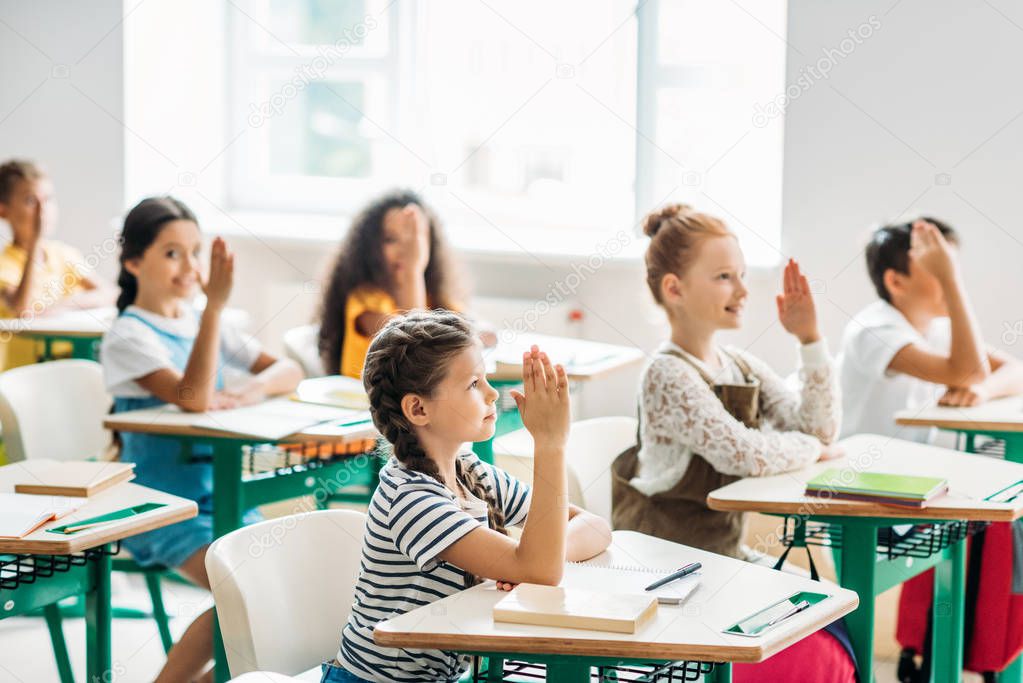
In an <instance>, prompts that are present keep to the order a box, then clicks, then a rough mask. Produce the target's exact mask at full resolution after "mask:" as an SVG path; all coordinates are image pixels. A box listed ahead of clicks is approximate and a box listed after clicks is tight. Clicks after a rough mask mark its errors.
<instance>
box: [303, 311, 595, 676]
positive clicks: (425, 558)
mask: <svg viewBox="0 0 1023 683" xmlns="http://www.w3.org/2000/svg"><path fill="white" fill-rule="evenodd" d="M362 378H363V383H364V385H365V387H366V391H367V393H368V394H369V401H370V412H371V414H372V416H373V422H374V424H375V425H376V427H377V429H379V430H380V432H381V433H382V434H383V435H384V437H385V438H386V439H387V441H388V442H389V443H390V446H391V449H392V457H391V459H390V460H389V462H388V463H387V465H386V466H385V467H384V468H383V469H382V470H381V472H380V484H379V486H378V487H377V490H376V492H375V493H374V495H373V498H372V500H371V501H370V505H369V510H368V519H367V524H366V533H365V536H364V538H363V550H362V568H361V571H360V574H359V579H358V582H357V584H356V587H355V603H354V605H353V606H352V612H351V615H350V617H349V619H348V623H347V624H346V625H345V627H344V630H343V631H342V638H341V646H340V649H339V650H338V654H337V659H336V660H335V661H333V662H328V663H325V664H324V665H323V678H322V679H321V680H322V681H324V682H330V683H337V682H338V681H344V682H346V683H350V682H352V681H356V682H358V681H427V680H428V681H457V680H458V679H459V677H460V676H461V675H462V674H463V673H464V672H465V670H466V669H467V667H468V665H469V661H468V658H467V657H460V656H458V655H456V654H455V653H452V652H444V651H441V650H411V649H398V648H386V647H381V646H379V645H377V644H376V643H374V642H373V628H374V627H375V626H376V624H377V623H378V622H380V621H382V620H384V619H389V618H392V617H395V616H398V615H399V614H402V613H404V612H407V611H409V610H412V609H415V608H417V607H421V606H423V605H426V604H429V603H431V602H434V601H436V600H439V599H441V598H444V597H446V596H448V595H452V594H454V593H456V592H458V591H460V590H462V589H463V588H465V587H467V586H469V585H472V584H473V583H476V582H478V581H480V580H483V579H494V580H496V581H497V582H498V586H499V588H501V589H503V590H510V589H511V587H512V586H513V585H514V584H516V583H520V582H530V583H542V584H552V585H553V584H557V583H558V582H560V581H561V575H562V571H563V568H564V563H565V560H566V559H567V560H584V559H587V558H589V557H593V556H594V555H597V554H599V553H600V552H603V550H604V549H605V548H607V546H608V544H609V543H610V541H611V531H610V528H609V526H608V523H607V522H606V521H605V520H603V519H601V518H599V517H597V516H595V515H592V514H590V513H587V512H585V511H583V510H581V509H579V508H577V507H575V506H574V505H570V504H569V503H568V502H567V501H568V493H567V489H566V475H565V442H566V440H567V438H568V431H569V421H570V411H569V392H568V379H567V377H566V375H565V369H564V368H563V367H561V366H560V365H559V366H556V367H553V366H552V365H551V362H550V360H549V359H548V358H547V355H546V354H545V353H543V352H542V351H540V350H539V349H538V348H536V347H535V346H534V347H533V348H532V349H531V350H530V351H527V352H525V353H524V354H523V392H522V393H517V392H516V393H515V394H514V396H515V401H516V403H517V404H518V407H519V411H520V412H521V414H522V421H523V424H524V425H525V426H526V429H528V430H529V432H530V434H531V435H532V436H533V439H534V442H535V444H536V446H535V453H534V457H535V465H534V486H533V487H532V488H531V487H530V486H528V485H526V484H524V483H522V482H520V481H518V480H516V479H515V478H514V477H512V476H511V475H509V474H508V473H507V472H504V471H503V470H501V469H499V468H497V467H494V466H493V465H489V464H487V463H484V462H482V461H481V460H479V459H478V458H477V457H476V456H475V455H474V454H473V453H472V452H471V451H468V450H467V449H465V448H464V444H465V443H466V442H472V441H483V440H485V439H489V438H490V437H491V436H493V434H494V422H495V416H496V405H495V404H496V401H497V391H495V390H494V388H493V387H491V386H490V385H489V384H488V383H487V380H486V376H485V373H484V365H483V356H482V345H481V342H480V341H479V338H478V336H477V334H476V333H475V332H474V330H473V328H472V326H471V325H470V324H469V323H468V322H467V321H466V320H465V319H464V318H463V317H461V316H460V315H458V314H456V313H452V312H450V311H443V310H442V311H415V312H411V313H408V314H406V315H404V316H399V317H396V318H393V319H392V320H390V321H389V322H388V323H387V324H386V325H385V326H384V327H383V329H382V330H381V331H380V332H379V333H378V334H377V336H376V337H375V338H374V339H373V342H372V344H371V345H370V348H369V352H368V354H367V357H366V364H365V366H364V368H363V375H362ZM518 525H524V526H523V529H522V534H521V537H520V538H519V539H518V540H515V539H514V538H511V537H510V536H508V535H507V533H506V531H505V527H506V526H518Z"/></svg>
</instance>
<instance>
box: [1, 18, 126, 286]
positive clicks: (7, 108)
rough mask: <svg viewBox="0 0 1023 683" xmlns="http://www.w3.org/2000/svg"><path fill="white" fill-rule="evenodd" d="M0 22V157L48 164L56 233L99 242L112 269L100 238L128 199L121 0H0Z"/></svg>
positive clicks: (89, 245) (104, 265)
mask: <svg viewBox="0 0 1023 683" xmlns="http://www.w3.org/2000/svg"><path fill="white" fill-rule="evenodd" d="M0 19H3V23H0V84H2V86H0V158H2V159H7V158H10V157H28V158H30V159H35V160H38V161H39V162H41V163H42V164H43V165H44V166H45V168H46V169H47V170H48V171H49V173H50V175H51V177H52V178H53V181H54V183H55V185H56V189H57V196H58V203H59V206H60V211H61V216H62V218H61V220H60V224H59V228H58V229H59V231H60V237H61V238H62V239H65V240H67V241H69V242H72V243H74V244H75V245H77V246H78V247H80V248H81V249H82V250H83V251H84V252H87V253H88V252H92V251H93V250H94V249H99V250H100V251H99V252H97V255H102V256H103V257H104V258H102V261H101V264H100V266H99V268H100V270H101V272H104V273H106V274H107V275H108V276H113V275H114V274H115V273H116V261H117V257H116V253H113V252H112V250H111V249H110V248H109V247H110V246H111V243H110V242H107V243H106V247H107V248H106V250H105V251H103V249H104V247H103V244H104V240H105V239H106V238H107V237H109V236H110V235H111V223H110V220H111V218H112V217H113V216H116V215H118V214H119V213H120V212H121V211H122V210H123V206H124V135H125V131H124V129H123V127H122V123H121V122H122V121H123V119H124V94H123V93H124V91H123V81H124V79H123V35H122V32H121V23H122V2H121V0H95V1H92V2H88V3H78V2H70V1H68V0H59V1H57V0H47V1H42V2H18V0H0ZM0 225H2V226H3V231H2V232H3V235H4V239H6V238H7V226H6V224H3V223H2V222H0Z"/></svg>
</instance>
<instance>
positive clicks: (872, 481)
mask: <svg viewBox="0 0 1023 683" xmlns="http://www.w3.org/2000/svg"><path fill="white" fill-rule="evenodd" d="M947 490H948V480H947V479H942V478H940V477H917V476H914V475H910V474H884V473H881V472H853V471H851V470H847V469H844V470H843V469H830V470H825V471H824V472H821V473H820V474H819V475H817V476H816V477H814V478H813V479H811V480H810V481H808V482H806V492H807V493H808V494H812V495H815V496H822V495H833V496H835V497H836V498H853V499H855V500H876V501H879V502H893V503H902V504H909V505H922V504H923V503H925V502H926V501H928V500H930V499H931V498H934V497H935V496H937V495H939V494H941V493H944V492H945V491H947Z"/></svg>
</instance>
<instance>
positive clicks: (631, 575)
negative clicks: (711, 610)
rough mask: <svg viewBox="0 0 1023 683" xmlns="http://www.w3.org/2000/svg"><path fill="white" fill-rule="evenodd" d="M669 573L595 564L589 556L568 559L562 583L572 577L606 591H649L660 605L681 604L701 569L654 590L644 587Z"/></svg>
mask: <svg viewBox="0 0 1023 683" xmlns="http://www.w3.org/2000/svg"><path fill="white" fill-rule="evenodd" d="M668 574H671V571H670V570H663V569H651V568H650V567H638V566H631V565H624V564H614V565H604V564H595V563H594V562H593V561H592V560H588V561H586V562H569V563H567V564H566V565H565V577H564V580H563V581H562V583H563V584H567V583H568V582H569V581H571V584H569V585H578V586H600V587H601V589H603V590H606V591H607V592H608V593H620V594H624V595H629V594H632V595H649V596H652V597H656V598H657V602H659V603H660V604H662V605H680V604H682V603H683V602H684V601H685V600H686V598H688V597H689V596H690V595H691V594H692V593H693V591H695V590H696V588H697V587H698V586H699V585H700V573H699V572H695V573H693V574H690V575H689V576H686V577H683V578H681V579H678V580H677V581H672V582H671V583H669V584H668V585H666V586H661V587H660V588H658V589H657V590H653V591H647V590H646V587H647V586H649V585H650V584H652V583H653V582H654V581H656V580H657V579H662V578H664V577H665V576H667V575H668Z"/></svg>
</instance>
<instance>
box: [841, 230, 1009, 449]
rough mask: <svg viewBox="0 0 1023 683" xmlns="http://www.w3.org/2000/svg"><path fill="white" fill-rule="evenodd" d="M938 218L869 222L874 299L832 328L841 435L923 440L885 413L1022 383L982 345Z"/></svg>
mask: <svg viewBox="0 0 1023 683" xmlns="http://www.w3.org/2000/svg"><path fill="white" fill-rule="evenodd" d="M958 243H959V238H958V236H957V235H956V232H955V231H954V230H953V229H952V228H951V227H950V226H948V225H946V224H945V223H942V222H941V221H939V220H936V219H933V218H921V219H919V220H916V221H914V222H913V223H912V224H910V223H903V224H901V225H889V226H885V227H883V228H880V229H878V230H877V231H876V232H875V233H874V236H873V238H872V239H871V240H870V244H868V245H867V249H866V256H867V272H868V273H869V275H870V280H871V282H872V283H873V284H874V289H875V291H876V292H877V296H878V300H877V301H875V302H874V303H872V304H870V305H869V306H867V307H866V308H864V309H863V310H862V311H860V312H859V313H857V314H856V315H855V316H854V317H853V319H852V320H851V321H850V322H849V324H848V325H847V326H846V328H845V333H844V334H843V336H842V354H841V355H842V358H841V361H840V364H841V376H842V395H843V400H844V405H843V410H844V415H845V421H844V425H843V429H842V433H843V436H847V435H852V434H857V433H862V432H870V433H874V434H888V435H891V436H896V437H898V438H900V439H910V440H913V441H928V440H930V439H931V437H932V431H933V430H929V429H926V428H914V427H899V426H896V424H895V418H894V415H895V413H896V412H898V411H900V410H904V409H907V408H910V409H912V408H922V407H924V406H926V405H928V404H930V403H933V402H934V401H935V400H938V402H939V403H941V404H943V405H950V406H970V405H975V404H977V403H981V402H983V401H986V400H988V399H992V398H998V397H1000V396H1007V395H1009V394H1017V393H1020V392H1021V391H1023V363H1020V362H1019V361H1017V360H1016V359H1014V358H1012V357H1011V356H1009V355H1008V354H1006V353H1004V352H1002V351H998V350H995V349H992V348H990V347H987V346H985V344H984V340H983V339H981V336H980V331H979V330H978V328H977V322H976V320H975V319H974V316H973V311H972V309H971V307H970V303H969V300H968V298H967V296H966V288H965V287H964V285H963V281H962V275H961V274H960V272H959V263H958V258H957V256H956V246H957V245H958Z"/></svg>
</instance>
